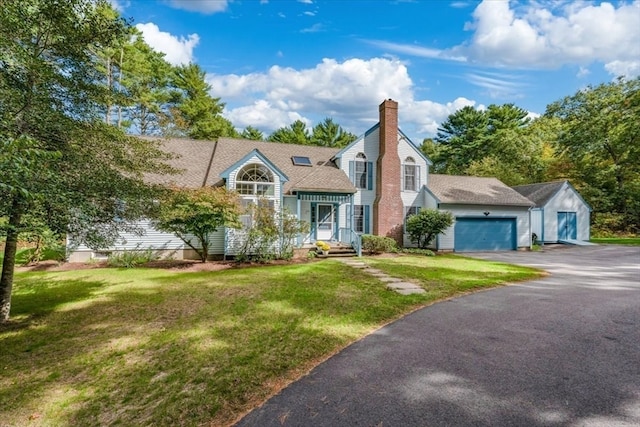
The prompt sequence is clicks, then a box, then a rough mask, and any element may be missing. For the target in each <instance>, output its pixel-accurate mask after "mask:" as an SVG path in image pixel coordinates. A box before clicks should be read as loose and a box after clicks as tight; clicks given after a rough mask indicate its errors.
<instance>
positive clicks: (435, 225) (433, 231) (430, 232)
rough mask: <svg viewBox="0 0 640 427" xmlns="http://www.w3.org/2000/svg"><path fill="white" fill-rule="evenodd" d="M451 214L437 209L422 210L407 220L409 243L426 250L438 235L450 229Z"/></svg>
mask: <svg viewBox="0 0 640 427" xmlns="http://www.w3.org/2000/svg"><path fill="white" fill-rule="evenodd" d="M451 224H453V215H452V214H451V212H445V211H439V210H437V209H423V210H421V211H420V212H418V213H417V214H415V215H411V216H410V217H409V218H408V219H407V233H408V234H409V238H410V239H411V241H412V242H413V243H415V244H417V245H418V247H420V248H422V249H426V248H427V246H429V245H430V244H431V242H432V241H433V239H435V238H436V236H437V235H438V234H441V233H444V231H445V230H446V229H447V228H449V227H451Z"/></svg>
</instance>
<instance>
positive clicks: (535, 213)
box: [513, 180, 591, 243]
mask: <svg viewBox="0 0 640 427" xmlns="http://www.w3.org/2000/svg"><path fill="white" fill-rule="evenodd" d="M513 189H514V190H516V191H517V192H518V193H520V194H521V195H523V196H524V197H526V198H528V199H529V200H531V201H532V202H533V203H534V204H535V206H534V208H533V209H532V210H531V232H532V233H535V235H536V237H537V240H538V241H539V242H541V243H558V242H567V241H577V242H579V241H585V242H586V241H589V239H590V237H591V236H590V228H591V227H590V223H591V206H589V204H588V203H587V202H585V201H584V199H583V198H582V197H581V196H580V194H579V193H578V192H577V191H576V189H575V188H573V186H572V185H571V184H570V183H569V181H566V180H564V181H554V182H543V183H538V184H530V185H519V186H515V187H513Z"/></svg>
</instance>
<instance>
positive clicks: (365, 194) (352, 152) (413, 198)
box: [339, 127, 429, 244]
mask: <svg viewBox="0 0 640 427" xmlns="http://www.w3.org/2000/svg"><path fill="white" fill-rule="evenodd" d="M398 141H399V142H398V158H399V159H400V164H401V165H404V161H405V159H406V158H407V157H412V158H413V159H414V160H415V165H416V166H418V168H419V171H420V172H419V173H420V176H419V180H418V186H417V187H418V191H402V192H401V194H400V196H401V198H402V203H403V205H404V206H420V207H424V200H425V199H424V195H423V193H422V192H423V190H422V187H423V186H425V185H426V184H427V180H428V176H429V166H428V164H427V162H426V161H425V159H424V157H423V156H422V154H421V153H420V151H419V150H418V148H417V147H415V146H414V145H413V144H412V143H411V142H409V141H408V140H407V139H405V138H403V137H402V135H401V134H398ZM358 153H364V154H365V156H367V161H368V162H372V164H373V185H372V189H371V190H363V189H358V191H357V193H356V194H354V196H353V204H354V205H368V206H369V212H370V215H371V217H370V221H369V232H370V233H371V232H372V231H373V222H374V218H373V203H374V201H375V198H376V173H377V171H376V164H377V161H378V156H379V154H380V128H379V127H378V128H376V129H374V130H373V131H371V133H369V134H367V135H366V136H364V137H363V138H362V139H360V140H358V141H356V143H355V144H353V145H352V146H351V147H349V148H348V149H347V150H345V151H344V152H343V153H342V155H341V158H340V162H339V165H340V168H341V169H342V170H343V171H344V173H345V174H347V176H348V175H349V162H350V161H354V160H355V159H356V155H357V154H358ZM401 169H402V168H401ZM396 179H397V180H398V181H399V183H400V187H399V188H400V189H401V190H402V189H403V186H402V174H401V175H400V176H398V177H396ZM346 211H347V210H346V206H345V205H341V206H340V210H339V218H340V227H345V226H347V225H348V224H350V219H347V218H346V213H347V212H346ZM345 224H347V225H345ZM405 243H406V244H409V243H410V242H409V241H408V240H407V239H405Z"/></svg>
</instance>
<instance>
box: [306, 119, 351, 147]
mask: <svg viewBox="0 0 640 427" xmlns="http://www.w3.org/2000/svg"><path fill="white" fill-rule="evenodd" d="M357 138H358V137H357V136H356V135H354V134H352V133H350V132H347V131H345V130H344V129H342V126H340V125H338V124H337V123H335V122H334V121H333V119H331V118H329V117H327V118H326V119H324V121H323V122H321V123H318V124H317V125H315V126H314V127H313V130H312V132H311V141H310V142H311V144H313V145H320V146H323V147H346V146H347V145H349V144H350V143H352V142H353V141H355V140H356V139H357Z"/></svg>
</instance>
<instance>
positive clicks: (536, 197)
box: [513, 181, 567, 207]
mask: <svg viewBox="0 0 640 427" xmlns="http://www.w3.org/2000/svg"><path fill="white" fill-rule="evenodd" d="M566 182H567V181H553V182H541V183H538V184H528V185H516V186H514V187H513V189H514V190H516V191H517V192H518V193H520V194H522V195H523V196H524V197H526V198H527V199H529V200H531V201H532V202H533V203H535V204H536V206H537V207H541V206H544V205H546V204H547V202H548V201H549V200H550V199H551V198H552V197H553V196H554V195H555V194H556V193H557V192H558V191H559V190H560V189H561V188H562V186H563V185H564V184H565V183H566Z"/></svg>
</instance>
